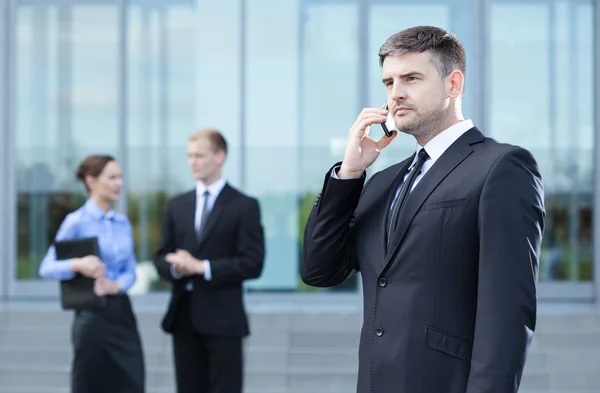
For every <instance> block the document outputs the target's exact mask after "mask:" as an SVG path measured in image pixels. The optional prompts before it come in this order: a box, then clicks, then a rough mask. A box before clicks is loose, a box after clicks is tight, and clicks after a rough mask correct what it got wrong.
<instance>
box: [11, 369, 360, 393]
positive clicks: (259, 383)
mask: <svg viewBox="0 0 600 393" xmlns="http://www.w3.org/2000/svg"><path fill="white" fill-rule="evenodd" d="M146 372H147V381H148V384H149V386H153V387H154V388H162V389H170V388H171V389H172V388H174V375H173V372H172V369H170V368H168V369H165V368H147V370H146ZM244 378H245V385H246V387H247V388H248V389H259V388H264V389H286V388H294V389H311V390H312V389H347V390H346V391H351V390H352V389H355V388H356V370H352V369H340V368H329V369H320V370H315V369H305V368H279V369H262V370H259V369H256V370H254V371H250V372H246V373H245V376H244ZM0 380H1V381H2V387H4V388H16V387H20V388H23V387H24V385H25V384H26V386H28V387H34V388H37V387H42V386H43V387H47V388H49V389H63V388H66V387H68V386H69V370H68V367H27V368H15V367H2V368H0ZM24 381H26V382H24Z"/></svg>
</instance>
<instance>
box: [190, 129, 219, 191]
mask: <svg viewBox="0 0 600 393" xmlns="http://www.w3.org/2000/svg"><path fill="white" fill-rule="evenodd" d="M224 161H225V152H224V151H222V150H220V151H217V152H215V151H213V148H212V145H211V142H210V140H209V139H208V138H198V139H196V140H194V141H190V142H188V163H189V165H190V169H191V171H192V174H193V175H194V179H196V180H197V181H201V182H203V183H205V184H210V183H212V182H213V181H215V180H217V178H218V177H219V176H220V175H221V167H222V166H223V163H224Z"/></svg>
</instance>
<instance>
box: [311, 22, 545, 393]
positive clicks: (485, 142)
mask: <svg viewBox="0 0 600 393" xmlns="http://www.w3.org/2000/svg"><path fill="white" fill-rule="evenodd" d="M379 58H380V64H381V65H382V73H383V79H382V80H383V83H384V85H385V87H386V90H387V103H388V105H389V112H390V113H391V116H392V117H393V120H394V123H395V125H396V126H397V128H398V129H399V130H402V131H403V132H405V133H407V134H410V135H412V136H414V137H415V139H416V141H417V147H416V151H415V154H413V155H412V156H411V157H409V158H408V159H406V160H404V161H402V162H400V163H398V164H396V165H393V166H391V167H389V168H387V169H385V170H383V171H380V172H378V173H375V174H374V175H373V176H372V177H371V178H370V179H369V180H368V181H367V182H366V184H365V178H366V172H365V171H366V169H367V168H368V167H369V166H370V165H371V164H372V163H373V162H374V161H375V160H376V159H377V157H378V155H379V153H380V151H381V150H382V149H384V148H385V147H386V146H387V145H388V144H389V143H391V142H392V140H393V139H394V137H395V136H397V132H395V133H394V135H393V136H392V137H391V138H386V137H385V136H384V137H382V138H381V139H380V140H378V141H375V140H373V139H371V138H369V136H368V133H369V129H370V127H371V126H372V125H374V124H375V125H378V124H381V123H383V122H385V121H386V117H387V114H388V111H387V110H383V109H380V108H366V109H363V111H362V112H361V114H360V115H359V116H358V119H357V120H356V122H355V123H354V125H353V126H352V127H351V128H350V131H349V138H348V143H347V148H346V152H345V155H344V158H343V161H342V162H341V163H338V164H336V165H334V167H333V168H331V169H330V170H329V171H327V173H326V175H325V181H324V185H323V189H322V191H321V193H320V194H319V196H318V197H317V200H316V202H315V205H314V207H313V209H312V212H311V214H310V217H309V219H308V222H307V225H306V229H305V234H304V249H303V260H302V265H301V275H302V279H303V280H304V282H305V283H307V284H309V285H313V286H318V287H328V286H334V285H338V284H340V283H341V282H342V281H344V280H345V279H346V278H347V277H349V276H351V275H353V274H354V273H356V272H358V271H360V272H361V276H362V280H363V292H364V293H363V296H364V320H363V328H362V334H361V340H360V347H359V375H358V388H357V391H358V392H359V393H367V392H368V393H398V392H410V393H465V392H466V393H509V392H517V390H518V388H519V384H520V381H521V376H522V372H523V368H524V366H525V361H526V358H527V352H528V348H529V345H530V342H531V339H532V336H533V332H534V329H535V324H536V296H537V295H536V286H537V274H538V261H539V254H540V244H541V240H542V232H543V225H544V217H545V211H544V197H543V187H542V180H541V176H540V173H539V170H538V166H537V164H536V161H535V160H534V158H533V156H532V155H531V154H530V153H529V152H528V151H527V150H525V149H523V148H520V147H517V146H513V145H508V144H501V143H499V142H497V141H495V140H493V139H490V138H486V137H485V136H484V135H483V134H482V133H481V132H480V131H479V130H478V129H477V128H476V127H474V126H473V124H472V122H471V121H470V120H464V117H463V115H462V110H461V100H462V94H463V86H464V75H465V68H466V67H465V65H466V56H465V53H464V49H463V47H462V45H461V43H460V41H459V40H458V38H457V37H456V36H455V35H453V34H452V33H450V32H448V31H445V30H442V29H439V28H436V27H427V26H420V27H415V28H411V29H407V30H404V31H401V32H399V33H397V34H395V35H393V36H391V37H389V38H388V39H387V41H386V42H385V43H384V44H383V45H382V47H381V48H380V51H379ZM532 132H535V130H532Z"/></svg>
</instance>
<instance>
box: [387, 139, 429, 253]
mask: <svg viewBox="0 0 600 393" xmlns="http://www.w3.org/2000/svg"><path fill="white" fill-rule="evenodd" d="M428 159H429V155H428V154H427V152H426V151H425V149H421V150H419V153H418V154H417V163H416V164H415V165H414V166H413V168H412V169H411V171H410V174H409V175H408V177H407V178H406V180H405V181H404V184H402V188H401V189H400V193H399V194H398V198H396V202H395V203H394V206H393V208H392V214H391V216H390V220H389V224H388V233H387V239H388V243H389V242H390V240H391V239H392V235H393V234H394V231H395V230H396V227H397V226H398V217H400V211H401V210H402V206H403V205H404V202H405V201H406V197H407V196H408V194H409V193H410V190H411V188H412V186H413V184H414V182H415V179H416V178H417V176H418V175H419V173H421V169H422V168H423V164H424V163H425V161H427V160H428Z"/></svg>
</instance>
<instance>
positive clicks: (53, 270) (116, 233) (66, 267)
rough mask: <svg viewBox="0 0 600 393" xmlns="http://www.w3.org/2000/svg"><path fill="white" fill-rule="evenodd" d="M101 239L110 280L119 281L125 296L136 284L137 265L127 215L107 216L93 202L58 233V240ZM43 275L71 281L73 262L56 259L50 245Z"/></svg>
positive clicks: (115, 213)
mask: <svg viewBox="0 0 600 393" xmlns="http://www.w3.org/2000/svg"><path fill="white" fill-rule="evenodd" d="M85 237H97V238H98V246H99V249H100V255H101V256H100V259H101V260H102V262H104V264H106V274H105V276H106V278H108V279H109V280H112V281H117V282H118V283H119V285H120V287H121V292H122V293H125V292H127V290H128V289H129V288H131V286H132V285H133V284H134V283H135V280H136V274H135V267H136V264H137V261H136V257H135V251H134V248H133V232H132V229H131V223H130V222H129V219H128V218H127V216H125V215H124V214H121V213H117V212H114V211H112V210H111V211H110V212H108V213H106V214H105V213H104V212H103V211H102V209H100V207H99V206H98V205H97V204H96V203H95V202H94V201H92V200H91V199H88V200H87V201H86V203H85V204H84V205H83V206H81V207H80V208H79V209H77V210H75V211H74V212H71V213H69V214H68V215H67V216H66V217H65V219H64V221H63V222H62V224H61V225H60V228H59V229H58V232H57V234H56V238H55V240H57V241H60V240H72V239H79V238H85ZM39 275H40V276H41V277H42V278H45V279H53V280H69V279H71V278H73V277H74V276H75V273H73V272H72V271H71V261H70V260H60V261H58V260H56V251H55V249H54V246H53V245H52V246H50V248H49V249H48V252H47V253H46V256H45V257H44V259H43V260H42V264H41V265H40V269H39Z"/></svg>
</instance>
